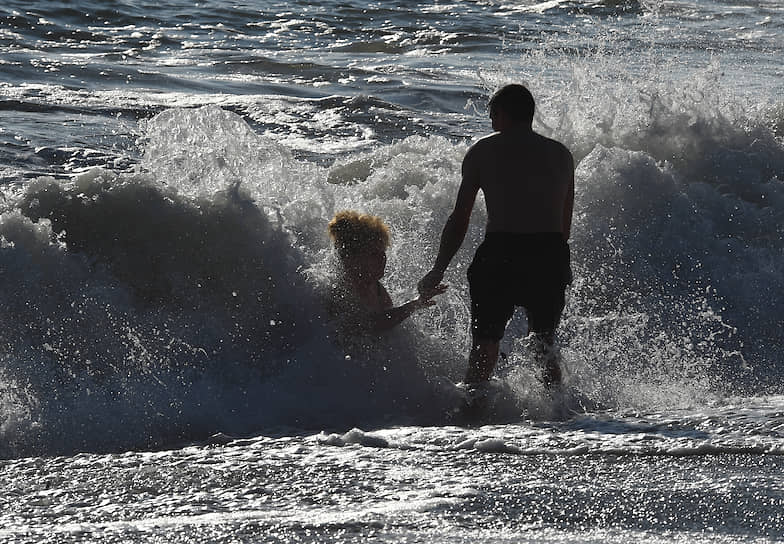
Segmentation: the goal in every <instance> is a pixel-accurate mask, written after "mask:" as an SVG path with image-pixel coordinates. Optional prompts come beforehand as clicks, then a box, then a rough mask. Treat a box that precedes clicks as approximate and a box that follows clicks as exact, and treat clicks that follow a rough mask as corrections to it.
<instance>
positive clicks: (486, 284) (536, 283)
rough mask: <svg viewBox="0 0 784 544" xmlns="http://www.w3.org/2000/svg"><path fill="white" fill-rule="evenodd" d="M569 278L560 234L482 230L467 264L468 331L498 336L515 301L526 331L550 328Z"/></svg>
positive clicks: (545, 331)
mask: <svg viewBox="0 0 784 544" xmlns="http://www.w3.org/2000/svg"><path fill="white" fill-rule="evenodd" d="M570 282H571V272H570V266H569V245H568V244H567V243H566V242H565V241H564V239H563V236H562V235H561V233H559V232H543V233H534V234H518V233H507V232H490V233H488V234H487V236H485V240H484V242H482V245H480V246H479V248H478V249H477V250H476V255H474V260H473V262H472V263H471V266H470V267H469V268H468V285H469V287H470V291H471V332H472V333H473V335H474V336H475V337H477V338H484V339H490V340H500V339H501V338H502V337H503V336H504V330H505V329H506V324H507V323H508V322H509V320H510V319H511V318H512V314H513V313H514V309H515V306H522V307H524V308H525V310H526V313H527V315H528V330H529V331H530V332H535V333H541V334H551V333H553V332H555V329H556V327H557V326H558V321H559V320H560V319H561V312H562V311H563V308H564V303H565V299H564V292H565V290H566V286H567V285H568V284H569V283H570Z"/></svg>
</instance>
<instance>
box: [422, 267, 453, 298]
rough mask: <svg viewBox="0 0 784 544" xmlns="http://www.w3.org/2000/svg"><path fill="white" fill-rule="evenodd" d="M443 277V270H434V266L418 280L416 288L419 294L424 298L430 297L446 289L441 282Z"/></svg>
mask: <svg viewBox="0 0 784 544" xmlns="http://www.w3.org/2000/svg"><path fill="white" fill-rule="evenodd" d="M443 279H444V271H443V270H436V269H435V268H434V269H433V270H431V271H430V272H428V273H427V275H426V276H425V277H424V278H422V279H421V280H419V283H418V284H417V290H418V291H419V294H420V295H421V296H422V297H423V298H425V299H431V298H433V297H434V296H436V295H440V294H441V293H443V292H444V291H445V290H446V287H447V286H446V285H443V284H442V283H441V280H443Z"/></svg>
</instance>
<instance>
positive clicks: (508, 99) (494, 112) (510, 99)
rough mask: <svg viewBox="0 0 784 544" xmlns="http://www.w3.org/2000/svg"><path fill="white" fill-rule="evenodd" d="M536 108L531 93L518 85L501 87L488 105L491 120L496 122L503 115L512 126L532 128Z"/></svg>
mask: <svg viewBox="0 0 784 544" xmlns="http://www.w3.org/2000/svg"><path fill="white" fill-rule="evenodd" d="M535 108H536V103H535V102H534V97H533V95H532V94H531V91H529V90H528V89H527V88H526V87H525V86H523V85H518V84H516V83H513V84H511V85H505V86H503V87H501V88H500V89H499V90H498V91H496V92H495V93H494V94H493V96H492V97H491V98H490V102H489V104H488V109H489V110H490V118H491V119H493V121H494V122H495V118H496V117H497V116H500V115H503V116H506V117H507V118H508V120H509V121H510V122H511V123H512V124H523V125H525V126H531V124H532V123H533V120H534V109H535ZM493 128H495V125H494V127H493Z"/></svg>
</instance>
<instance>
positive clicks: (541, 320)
mask: <svg viewBox="0 0 784 544" xmlns="http://www.w3.org/2000/svg"><path fill="white" fill-rule="evenodd" d="M534 108H535V104H534V98H533V96H532V95H531V93H530V92H529V91H528V89H527V88H526V87H524V86H522V85H515V84H513V85H507V86H505V87H503V88H501V89H500V90H499V91H498V92H496V93H495V94H494V95H493V96H492V98H491V99H490V103H489V110H490V119H491V120H492V127H493V130H494V131H496V132H494V133H493V134H491V135H489V136H486V137H484V138H482V139H480V140H479V141H477V142H476V143H475V144H474V145H472V146H471V148H470V149H469V150H468V152H467V153H466V155H465V158H464V159H463V166H462V182H461V184H460V189H459V190H458V194H457V200H456V203H455V208H454V211H453V212H452V213H451V215H450V216H449V219H448V220H447V222H446V225H445V226H444V230H443V232H442V234H441V242H440V247H439V251H438V256H437V258H436V261H435V264H434V265H433V268H432V270H431V271H430V272H428V273H427V275H426V276H425V277H424V278H422V280H421V281H420V282H419V284H418V288H419V291H420V293H422V294H423V295H425V294H427V293H429V292H431V291H432V290H433V289H436V288H437V286H438V285H440V283H441V280H442V279H443V277H444V271H445V270H446V268H447V266H449V263H450V262H451V260H452V258H453V257H454V255H455V253H457V250H458V249H460V246H461V245H462V243H463V239H464V238H465V234H466V231H467V230H468V223H469V219H470V217H471V211H472V208H473V206H474V202H475V200H476V196H477V193H478V192H479V190H481V191H482V192H483V194H484V197H485V204H486V207H487V226H486V231H485V239H484V241H483V243H482V244H481V245H480V246H479V248H478V249H477V251H476V254H475V255H474V259H473V262H472V263H471V266H470V267H469V269H468V282H469V288H470V293H471V335H472V346H471V352H470V354H469V360H468V371H467V372H466V377H465V382H466V384H467V385H469V386H471V385H476V384H481V383H483V382H486V381H487V380H489V379H490V376H491V374H492V372H493V369H494V367H495V364H496V360H497V359H498V346H499V342H500V340H501V338H502V337H503V335H504V330H505V329H506V325H507V323H508V321H509V319H510V318H511V317H512V314H513V313H514V309H515V307H516V306H522V307H524V308H525V310H526V313H527V316H528V326H529V332H531V333H533V338H534V339H535V342H536V343H535V345H536V348H535V352H536V356H537V360H538V361H539V363H540V364H541V365H542V367H543V377H542V380H543V382H544V383H545V385H547V386H555V385H558V384H560V382H561V369H560V366H559V364H558V360H557V357H556V355H555V353H554V350H553V344H554V341H555V330H556V328H557V326H558V322H559V321H560V317H561V312H562V311H563V308H564V303H565V299H564V292H565V290H566V286H567V285H568V284H569V283H570V282H571V272H570V265H569V246H568V244H567V241H568V240H569V235H570V231H571V223H572V208H573V203H574V160H573V158H572V154H571V153H570V152H569V150H568V149H567V148H566V147H565V146H564V145H563V144H561V143H559V142H557V141H555V140H552V139H550V138H546V137H544V136H542V135H541V134H538V133H536V132H534V131H533V128H532V122H533V117H534Z"/></svg>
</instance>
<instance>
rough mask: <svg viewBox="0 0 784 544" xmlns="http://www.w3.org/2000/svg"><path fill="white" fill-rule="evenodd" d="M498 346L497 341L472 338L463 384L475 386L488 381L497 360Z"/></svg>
mask: <svg viewBox="0 0 784 544" xmlns="http://www.w3.org/2000/svg"><path fill="white" fill-rule="evenodd" d="M498 345H499V341H498V340H491V339H487V338H477V337H476V336H475V337H474V339H473V345H472V346H471V353H470V354H469V355H468V371H467V372H466V377H465V383H467V384H476V383H481V382H486V381H488V380H489V379H490V376H491V375H492V374H493V369H494V368H495V363H496V361H497V360H498Z"/></svg>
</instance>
